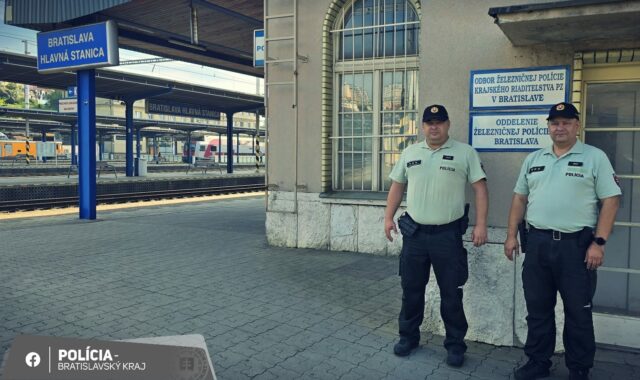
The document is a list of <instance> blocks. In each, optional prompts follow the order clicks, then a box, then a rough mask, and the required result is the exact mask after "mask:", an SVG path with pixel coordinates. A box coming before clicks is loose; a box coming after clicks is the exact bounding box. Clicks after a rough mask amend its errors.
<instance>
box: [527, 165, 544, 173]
mask: <svg viewBox="0 0 640 380" xmlns="http://www.w3.org/2000/svg"><path fill="white" fill-rule="evenodd" d="M543 170H544V166H533V167H531V168H529V174H531V173H536V172H541V171H543Z"/></svg>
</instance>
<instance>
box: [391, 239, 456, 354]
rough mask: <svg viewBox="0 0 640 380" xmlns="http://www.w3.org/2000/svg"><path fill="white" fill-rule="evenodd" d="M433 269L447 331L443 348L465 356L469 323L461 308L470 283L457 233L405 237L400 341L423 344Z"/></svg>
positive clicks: (401, 262)
mask: <svg viewBox="0 0 640 380" xmlns="http://www.w3.org/2000/svg"><path fill="white" fill-rule="evenodd" d="M432 265H433V271H434V273H435V275H436V281H437V282H438V287H439V288H440V298H441V301H440V315H441V316H442V321H443V322H444V326H445V329H446V337H445V340H444V346H445V348H446V349H447V350H449V349H453V350H455V351H458V352H465V351H466V349H467V346H466V344H465V343H464V337H465V335H466V333H467V328H468V325H467V319H466V317H465V315H464V309H463V307H462V285H464V283H465V282H466V280H467V276H468V268H467V252H466V250H464V248H463V247H462V235H461V234H460V232H459V231H458V229H450V230H447V231H442V232H437V233H427V232H425V231H420V230H419V231H417V232H416V233H415V234H414V235H413V236H411V237H406V236H405V237H403V244H402V253H401V255H400V276H401V283H402V309H401V310H400V316H399V317H398V326H399V333H400V337H401V338H406V339H408V340H409V341H412V342H418V341H420V324H421V323H422V320H423V318H424V294H425V287H426V285H427V282H428V281H429V270H430V268H431V266H432Z"/></svg>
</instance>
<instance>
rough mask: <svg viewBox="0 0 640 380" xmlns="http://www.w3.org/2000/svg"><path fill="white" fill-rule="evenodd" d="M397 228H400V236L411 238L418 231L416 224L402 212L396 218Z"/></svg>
mask: <svg viewBox="0 0 640 380" xmlns="http://www.w3.org/2000/svg"><path fill="white" fill-rule="evenodd" d="M398 227H399V228H400V232H402V236H406V237H411V236H413V235H414V234H415V233H416V231H417V230H418V227H419V226H418V223H416V222H415V221H414V220H413V219H411V216H409V214H408V213H407V212H404V213H403V214H402V215H400V217H399V218H398Z"/></svg>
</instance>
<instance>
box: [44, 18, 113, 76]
mask: <svg viewBox="0 0 640 380" xmlns="http://www.w3.org/2000/svg"><path fill="white" fill-rule="evenodd" d="M37 40H38V72H40V73H53V72H59V71H65V70H77V69H89V68H95V67H102V66H113V65H117V64H118V63H119V57H118V30H117V26H116V23H115V22H113V21H106V22H101V23H98V24H90V25H83V26H78V27H74V28H68V29H60V30H52V31H49V32H40V33H38V38H37Z"/></svg>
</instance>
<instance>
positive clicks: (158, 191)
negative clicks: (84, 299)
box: [0, 168, 264, 212]
mask: <svg viewBox="0 0 640 380" xmlns="http://www.w3.org/2000/svg"><path fill="white" fill-rule="evenodd" d="M263 188H264V170H258V171H256V170H255V169H244V170H242V169H241V170H237V171H236V172H234V173H232V174H228V173H224V172H221V171H217V170H209V171H207V172H205V171H202V170H199V169H197V168H196V169H192V170H190V171H189V172H185V171H180V172H157V173H148V174H147V176H145V177H125V176H123V175H118V174H117V173H114V172H113V171H109V170H106V171H103V173H101V175H100V177H99V178H98V179H97V182H96V193H97V196H96V200H97V202H98V203H99V204H105V203H121V202H130V201H135V200H149V199H162V198H175V197H186V196H200V195H212V194H219V193H224V192H236V191H256V190H261V189H263ZM77 203H78V175H77V173H73V174H71V175H69V176H67V175H57V176H31V177H23V176H19V177H0V212H7V211H15V210H33V209H45V208H54V207H65V206H71V205H76V204H77Z"/></svg>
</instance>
